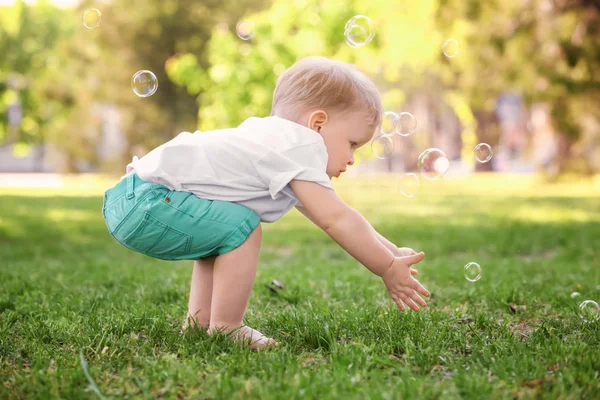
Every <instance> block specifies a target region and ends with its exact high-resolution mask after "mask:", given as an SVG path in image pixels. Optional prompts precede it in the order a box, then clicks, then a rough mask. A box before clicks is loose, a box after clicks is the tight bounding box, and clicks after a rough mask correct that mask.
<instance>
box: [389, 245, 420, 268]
mask: <svg viewBox="0 0 600 400" xmlns="http://www.w3.org/2000/svg"><path fill="white" fill-rule="evenodd" d="M392 253H394V255H395V256H396V257H405V256H412V255H413V254H417V252H416V251H414V250H413V249H411V248H410V247H396V250H393V251H392ZM418 273H419V271H418V270H416V269H414V268H411V269H410V274H411V275H417V274H418Z"/></svg>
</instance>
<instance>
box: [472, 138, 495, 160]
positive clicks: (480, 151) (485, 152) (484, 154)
mask: <svg viewBox="0 0 600 400" xmlns="http://www.w3.org/2000/svg"><path fill="white" fill-rule="evenodd" d="M473 151H474V152H475V159H476V160H477V161H478V162H480V163H486V162H488V161H490V160H491V159H492V156H493V155H494V153H493V152H492V147H491V146H490V145H489V144H487V143H479V144H478V145H477V146H475V149H473Z"/></svg>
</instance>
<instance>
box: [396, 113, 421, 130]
mask: <svg viewBox="0 0 600 400" xmlns="http://www.w3.org/2000/svg"><path fill="white" fill-rule="evenodd" d="M415 129H417V119H416V118H415V117H414V115H412V114H411V113H409V112H402V113H400V114H399V115H398V122H397V123H396V133H397V134H398V135H400V136H410V135H412V133H413V132H414V131H415Z"/></svg>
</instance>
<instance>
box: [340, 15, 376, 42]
mask: <svg viewBox="0 0 600 400" xmlns="http://www.w3.org/2000/svg"><path fill="white" fill-rule="evenodd" d="M344 36H345V37H346V43H347V44H348V46H350V47H353V48H356V47H361V46H364V45H366V44H367V43H369V42H370V41H371V40H373V37H374V36H375V28H374V26H373V21H371V19H370V18H369V17H367V16H364V15H355V16H354V17H352V18H350V20H349V21H348V22H346V27H345V28H344Z"/></svg>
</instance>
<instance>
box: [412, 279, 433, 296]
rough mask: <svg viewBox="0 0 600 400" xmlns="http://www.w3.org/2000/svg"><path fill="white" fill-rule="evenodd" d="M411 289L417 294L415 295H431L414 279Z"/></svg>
mask: <svg viewBox="0 0 600 400" xmlns="http://www.w3.org/2000/svg"><path fill="white" fill-rule="evenodd" d="M413 280H414V282H413V285H412V288H413V289H414V290H415V291H416V292H417V293H421V294H422V295H423V296H425V297H429V296H431V293H429V290H427V289H425V287H424V286H423V285H421V282H419V281H418V280H416V279H414V278H413Z"/></svg>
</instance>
